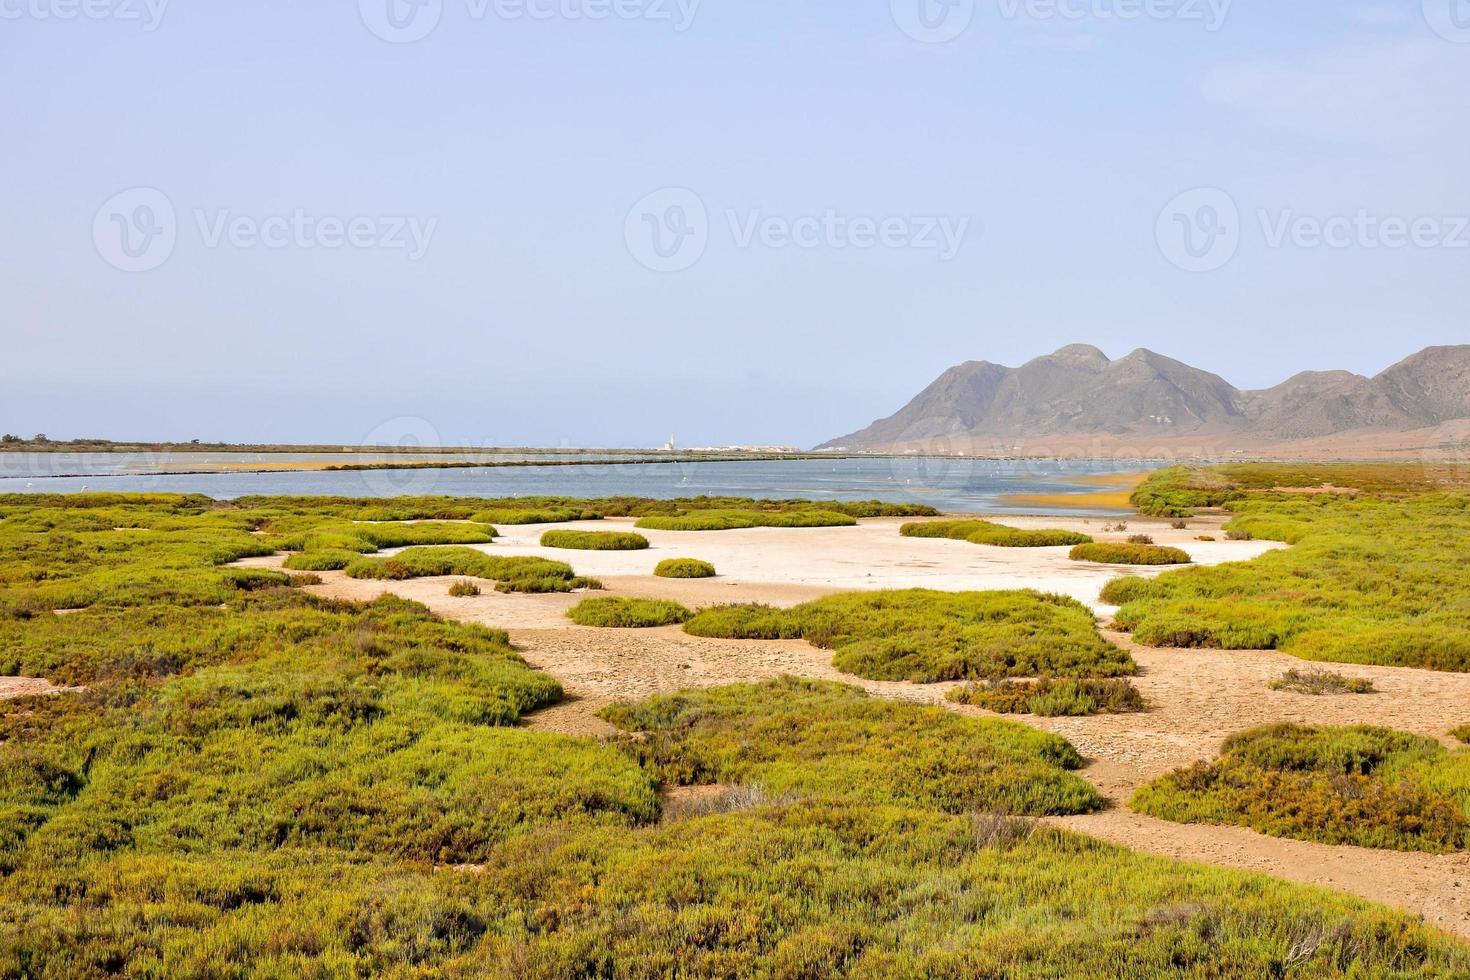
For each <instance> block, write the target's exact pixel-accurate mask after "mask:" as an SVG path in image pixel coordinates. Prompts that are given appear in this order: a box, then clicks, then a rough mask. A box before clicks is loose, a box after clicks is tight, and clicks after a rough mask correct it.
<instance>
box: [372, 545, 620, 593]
mask: <svg viewBox="0 0 1470 980" xmlns="http://www.w3.org/2000/svg"><path fill="white" fill-rule="evenodd" d="M346 571H347V575H348V577H349V578H359V579H379V580H383V581H402V580H404V579H412V578H441V577H447V576H450V575H462V576H467V577H469V578H483V579H488V580H490V581H493V582H495V583H496V585H495V588H496V590H497V591H499V592H532V593H540V592H575V591H576V590H577V589H582V588H600V586H598V585H596V584H595V583H594V582H593V581H592V580H590V579H583V578H579V577H578V576H577V574H576V573H575V572H574V571H572V566H570V565H566V564H563V563H562V562H559V561H550V560H548V559H545V558H528V557H523V556H499V555H487V554H485V553H484V552H483V551H476V550H474V549H473V548H409V549H407V550H405V551H400V552H399V553H398V554H396V555H394V556H393V557H392V558H367V557H359V558H357V559H356V560H355V561H353V562H352V564H350V565H348V566H347V569H346Z"/></svg>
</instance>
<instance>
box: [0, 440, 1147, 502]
mask: <svg viewBox="0 0 1470 980" xmlns="http://www.w3.org/2000/svg"><path fill="white" fill-rule="evenodd" d="M82 455H85V457H86V458H81V457H82ZM48 456H49V457H50V458H47V457H48ZM206 457H207V459H206ZM475 458H479V459H483V458H484V457H475ZM537 458H541V459H545V458H547V457H537ZM583 458H585V457H583ZM310 459H311V457H307V456H304V455H302V454H295V455H281V454H275V455H272V456H269V457H262V456H260V455H258V454H246V453H236V454H227V453H209V454H189V453H174V454H171V455H170V456H169V457H168V458H167V459H151V460H140V459H139V458H138V457H137V456H127V455H123V454H117V455H110V454H103V453H94V454H69V455H68V456H67V458H65V459H60V458H58V457H56V456H51V455H50V454H0V493H20V492H31V493H43V492H44V493H76V492H79V491H81V490H83V489H84V488H85V489H87V490H91V491H115V492H129V493H161V492H171V493H202V494H206V495H208V496H210V497H214V498H217V499H221V500H226V499H233V498H236V497H243V496H252V495H283V494H290V495H332V496H347V497H393V496H401V495H420V494H444V495H448V496H473V497H511V496H567V497H609V496H638V497H653V498H659V499H669V498H674V497H692V496H701V495H714V496H735V497H758V498H768V499H781V498H808V499H812V500H843V501H852V500H873V499H882V500H887V501H893V502H899V503H919V504H928V505H929V506H931V507H935V508H938V509H939V510H942V511H947V512H958V513H964V512H989V513H1007V512H1009V513H1020V512H1026V513H1045V512H1047V511H1046V508H1038V507H1035V506H1025V507H1016V506H1008V505H1007V504H1006V503H1005V502H1004V500H1003V499H1002V498H1003V497H1004V496H1006V495H1008V494H1018V493H1019V494H1038V493H1045V494H1053V493H1079V494H1082V493H1089V492H1094V491H1096V490H1097V487H1095V486H1090V485H1088V484H1085V483H1078V482H1077V480H1078V478H1079V477H1084V476H1094V475H1099V474H1106V473H1124V472H1134V471H1137V470H1141V469H1148V468H1150V466H1151V465H1156V464H1150V463H1148V462H1145V461H1141V460H1115V459H1107V460H979V459H959V458H950V457H939V458H930V457H898V458H880V457H868V458H862V457H860V458H854V459H802V460H750V461H743V460H742V461H738V462H709V461H697V462H669V463H647V464H640V465H628V464H618V463H611V462H609V463H596V464H590V465H579V466H527V467H518V466H509V467H498V468H485V469H415V470H373V471H349V472H343V471H335V472H327V471H311V470H303V471H293V472H280V473H252V472H230V471H225V472H217V473H194V474H187V475H166V474H159V473H156V472H155V473H147V472H139V470H149V469H151V470H155V471H156V470H161V469H170V470H187V469H193V468H197V467H199V466H201V465H204V464H205V463H208V464H209V465H212V466H221V465H228V466H236V467H244V466H248V465H250V464H256V465H270V464H271V463H281V462H290V461H307V460H310ZM334 461H339V462H340V461H342V459H341V457H337V458H335V459H334ZM58 473H68V474H72V473H75V474H78V475H76V476H58V475H56V474H58ZM1069 512H1070V513H1077V511H1075V510H1072V511H1069ZM1095 513H1098V514H1111V513H1116V512H1113V511H1107V510H1095Z"/></svg>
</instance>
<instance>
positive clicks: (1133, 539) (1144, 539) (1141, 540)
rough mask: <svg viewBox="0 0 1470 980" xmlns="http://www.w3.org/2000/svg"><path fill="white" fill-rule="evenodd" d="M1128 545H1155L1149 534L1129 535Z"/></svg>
mask: <svg viewBox="0 0 1470 980" xmlns="http://www.w3.org/2000/svg"><path fill="white" fill-rule="evenodd" d="M1128 543H1129V544H1153V543H1154V539H1153V538H1152V537H1151V536H1150V535H1147V534H1130V535H1128Z"/></svg>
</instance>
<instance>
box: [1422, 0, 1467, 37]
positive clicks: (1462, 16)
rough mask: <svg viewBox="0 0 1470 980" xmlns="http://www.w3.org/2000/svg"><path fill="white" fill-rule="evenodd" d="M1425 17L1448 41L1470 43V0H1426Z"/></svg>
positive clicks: (1433, 28) (1434, 29) (1436, 31)
mask: <svg viewBox="0 0 1470 980" xmlns="http://www.w3.org/2000/svg"><path fill="white" fill-rule="evenodd" d="M1424 19H1425V21H1427V22H1428V24H1429V27H1430V29H1431V30H1433V31H1434V33H1436V34H1438V35H1439V36H1440V37H1442V38H1444V39H1445V40H1446V41H1453V42H1454V43H1455V44H1470V0H1424Z"/></svg>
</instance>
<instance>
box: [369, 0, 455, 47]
mask: <svg viewBox="0 0 1470 980" xmlns="http://www.w3.org/2000/svg"><path fill="white" fill-rule="evenodd" d="M357 5H358V9H359V11H360V12H361V13H362V22H363V23H364V24H366V25H367V29H368V30H370V31H372V32H373V33H374V34H376V35H377V36H378V37H380V38H382V39H383V40H385V41H387V42H389V43H390V44H412V43H413V42H415V41H422V40H423V39H424V38H426V37H428V36H429V35H430V34H432V33H434V28H436V27H438V26H439V18H440V17H441V16H442V15H443V13H444V0H358V3H357Z"/></svg>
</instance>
